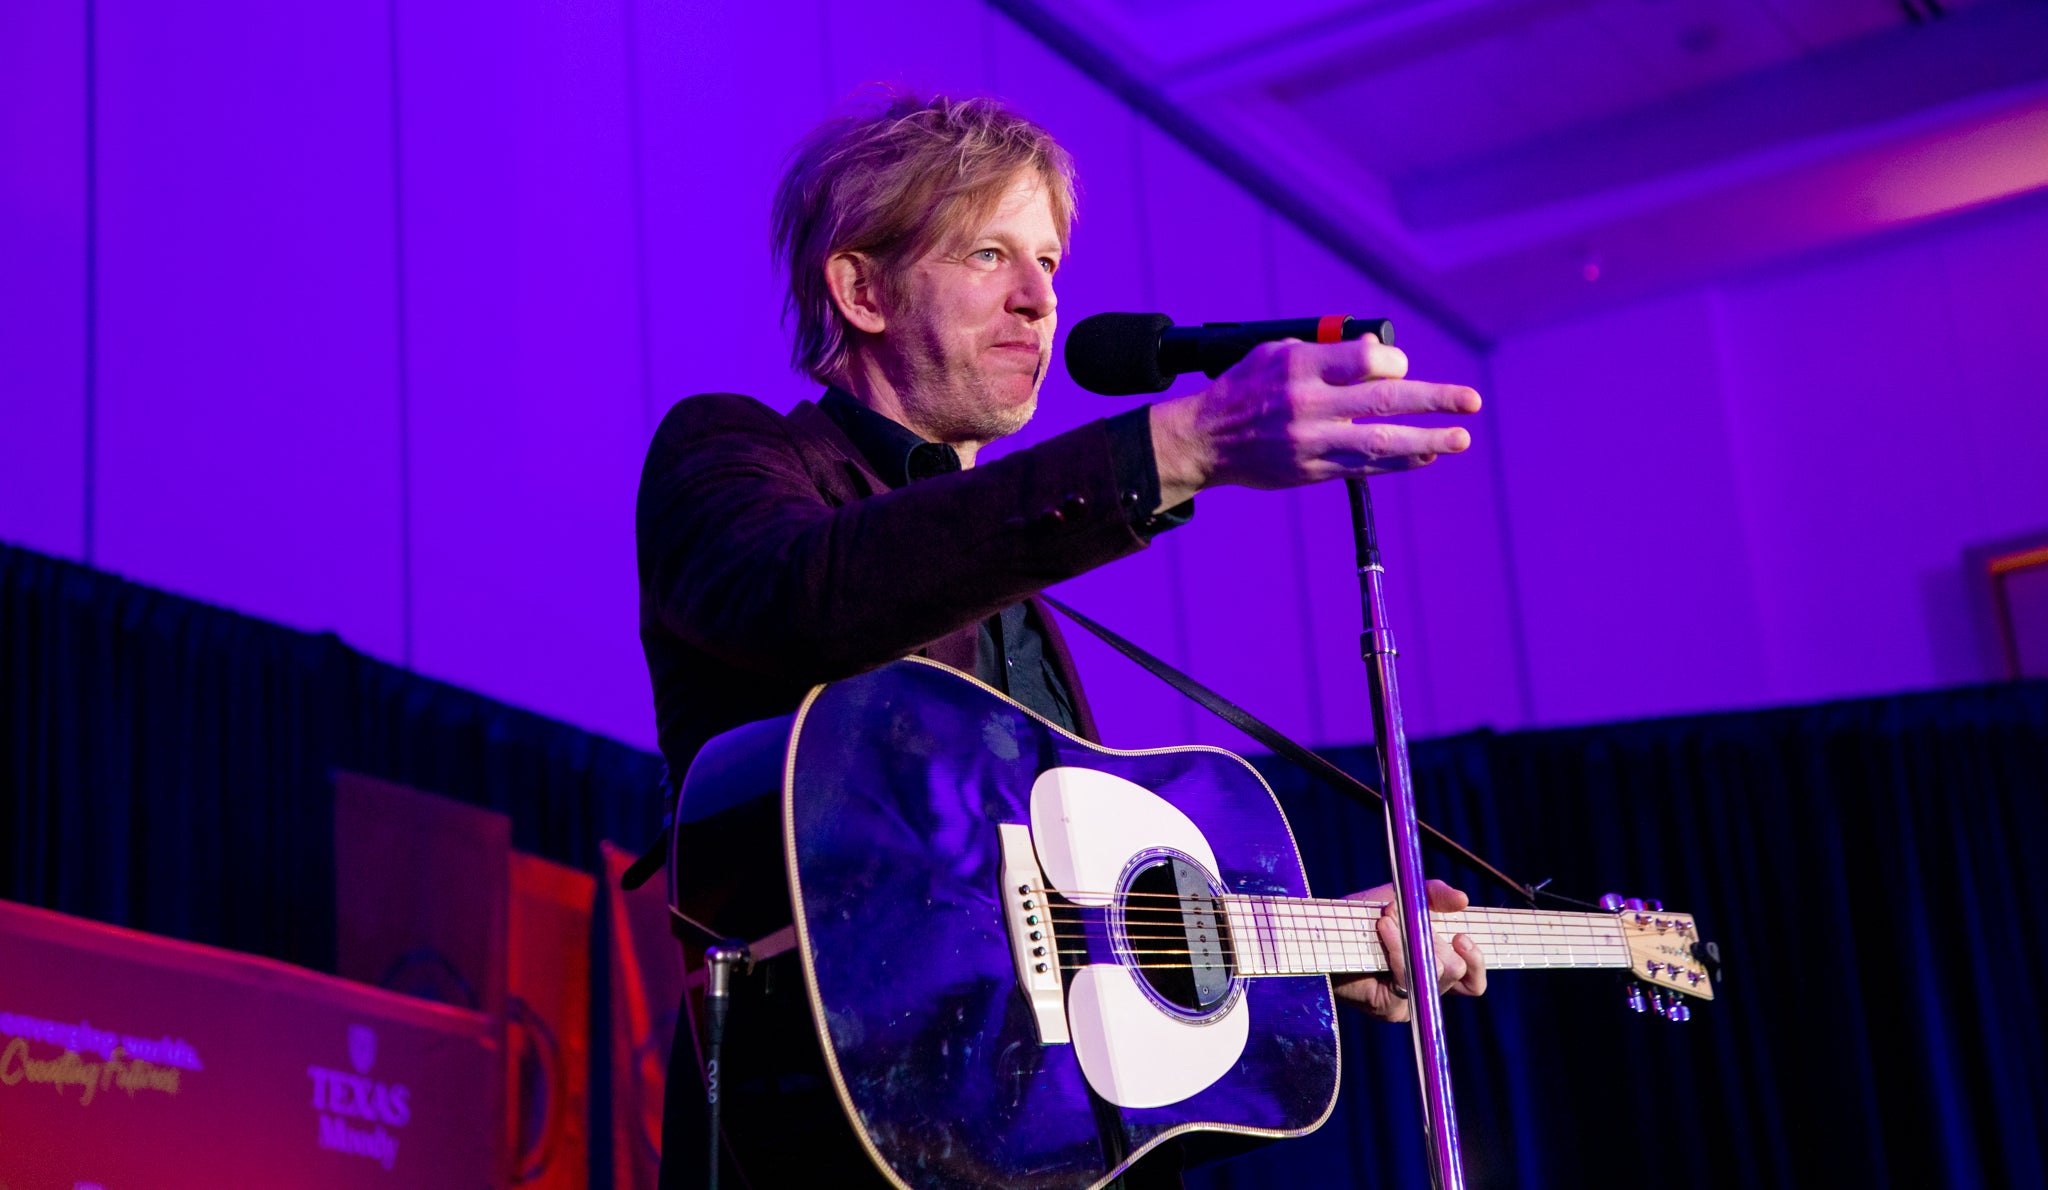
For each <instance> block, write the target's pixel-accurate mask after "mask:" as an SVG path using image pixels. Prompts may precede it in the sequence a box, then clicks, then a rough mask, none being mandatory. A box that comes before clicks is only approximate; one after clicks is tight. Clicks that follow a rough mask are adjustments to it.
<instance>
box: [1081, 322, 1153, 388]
mask: <svg viewBox="0 0 2048 1190" xmlns="http://www.w3.org/2000/svg"><path fill="white" fill-rule="evenodd" d="M1172 325H1173V319H1171V318H1168V317H1167V316H1166V315H1164V314H1096V315H1093V316H1091V317H1088V318H1083V319H1082V320H1081V321H1080V322H1077V323H1075V324H1074V329H1073V330H1071V331H1069V332H1067V375H1069V376H1072V377H1073V378H1074V383H1075V384H1078V385H1080V386H1081V387H1082V388H1085V389H1087V390H1088V391H1089V392H1091V393H1101V394H1102V395H1103V396H1106V397H1129V396H1136V395H1138V394H1140V393H1163V392H1165V391H1166V390H1167V387H1168V386H1169V385H1171V384H1172V383H1173V375H1172V374H1171V373H1169V372H1162V371H1160V369H1159V336H1160V335H1161V334H1163V333H1165V331H1166V328H1167V327H1170V326H1172Z"/></svg>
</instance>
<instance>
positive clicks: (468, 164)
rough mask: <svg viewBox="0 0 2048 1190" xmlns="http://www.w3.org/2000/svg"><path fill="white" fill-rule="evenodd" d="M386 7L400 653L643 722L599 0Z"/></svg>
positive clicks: (571, 710) (625, 349) (470, 678)
mask: <svg viewBox="0 0 2048 1190" xmlns="http://www.w3.org/2000/svg"><path fill="white" fill-rule="evenodd" d="M398 19H399V35H400V36H399V45H400V90H401V94H402V96H403V106H402V109H401V111H402V115H403V125H402V128H401V133H400V135H401V146H402V149H403V155H402V171H403V180H404V207H403V210H404V221H405V222H404V227H405V237H406V249H407V251H406V276H405V283H406V289H405V306H406V315H407V334H408V364H409V371H408V375H409V389H410V412H411V420H410V433H411V448H412V453H411V466H412V534H411V536H412V551H413V624H414V661H415V665H416V667H417V668H418V669H420V670H421V671H423V672H426V673H429V674H432V675H434V676H436V677H440V678H444V679H446V680H448V681H451V682H455V683H457V684H459V685H462V686H467V687H470V688H472V689H476V690H480V691H482V692H484V693H486V694H489V695H492V696H494V697H497V698H502V699H505V700H507V701H510V702H513V703H516V704H519V705H521V706H526V707H530V708H532V709H534V710H537V711H541V712H543V713H545V714H549V715H554V716H557V717H560V718H563V719H566V720H568V721H570V722H572V723H576V724H579V725H581V726H584V727H588V728H593V729H595V730H598V731H602V732H606V733H608V734H611V735H614V736H616V737H619V738H622V739H625V740H628V741H631V742H634V743H640V744H648V743H651V742H652V739H653V714H652V711H651V709H650V705H651V704H650V702H649V699H648V694H647V678H646V673H645V667H644V664H643V662H642V660H641V657H640V653H639V643H638V637H637V631H636V623H637V613H636V606H637V599H636V593H635V584H634V574H633V524H632V521H633V492H634V485H635V483H636V481H637V479H638V476H639V467H640V461H641V458H642V455H643V453H644V451H645V448H646V429H647V428H646V424H645V418H646V413H645V400H644V398H643V393H642V372H641V353H640V347H641V340H640V336H639V305H638V297H637V294H638V276H637V273H636V271H635V243H634V236H633V206H632V191H631V153H630V148H631V146H630V143H629V140H628V129H629V127H630V126H631V125H630V119H629V116H630V109H629V106H628V105H629V102H630V94H629V89H628V85H627V80H628V69H627V67H628V57H627V52H628V51H627V33H626V27H625V23H624V14H623V11H622V8H621V6H620V5H618V4H581V3H577V4H570V3H561V4H555V3H549V2H548V0H525V2H522V3H517V4H512V5H499V4H465V5H445V4H431V3H419V4H406V5H402V6H401V7H400V10H399V18H398ZM717 284H718V282H717V281H716V280H712V281H711V282H709V285H710V286H712V287H715V286H716V285H717Z"/></svg>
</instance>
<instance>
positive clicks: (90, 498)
mask: <svg viewBox="0 0 2048 1190" xmlns="http://www.w3.org/2000/svg"><path fill="white" fill-rule="evenodd" d="M84 8H85V46H84V50H85V63H84V66H85V70H84V75H85V129H84V134H85V135H84V140H85V161H84V166H85V253H84V255H85V259H84V260H83V261H82V262H81V263H82V265H83V267H84V269H85V302H84V307H85V308H84V309H83V310H82V311H81V313H82V314H83V315H84V317H85V334H84V336H83V339H84V352H85V359H84V360H83V361H82V362H83V364H84V370H83V374H82V375H81V377H80V387H81V388H82V389H83V390H84V392H83V394H82V395H83V397H84V401H83V409H82V412H83V415H84V423H85V424H84V436H85V441H84V451H85V459H84V463H85V466H84V487H85V491H84V493H83V495H84V499H83V500H82V501H81V504H80V508H79V518H80V522H81V523H80V526H79V529H80V541H79V547H80V549H79V552H80V554H81V555H82V556H83V561H84V562H85V564H86V565H87V566H93V565H96V564H97V561H96V559H97V555H98V541H97V540H96V539H97V529H98V521H99V500H98V492H99V465H98V464H99V412H100V411H99V404H100V370H99V354H100V351H99V344H100V335H99V327H100V280H99V278H100V170H99V156H100V144H99V140H100V138H99V123H100V110H99V13H98V6H97V4H96V2H95V0H85V6H84Z"/></svg>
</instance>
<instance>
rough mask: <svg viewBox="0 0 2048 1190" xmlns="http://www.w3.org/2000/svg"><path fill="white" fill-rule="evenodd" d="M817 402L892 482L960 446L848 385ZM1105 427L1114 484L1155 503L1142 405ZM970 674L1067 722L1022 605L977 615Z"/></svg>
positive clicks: (937, 467) (1172, 515) (947, 467)
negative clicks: (871, 403)
mask: <svg viewBox="0 0 2048 1190" xmlns="http://www.w3.org/2000/svg"><path fill="white" fill-rule="evenodd" d="M818 408H820V409H822V410H824V411H825V413H826V414H827V415H828V416H830V417H831V418H832V420H833V421H834V422H835V423H837V424H838V426H839V428H840V429H842V430H844V431H846V436H847V437H848V438H850V439H852V440H853V444H854V446H855V447H857V448H859V450H860V453H861V457H862V458H864V459H866V460H867V464H868V466H869V467H871V468H873V469H874V472H875V474H876V475H879V476H880V477H881V478H882V482H884V483H886V484H888V485H889V486H890V487H891V488H892V489H893V488H899V487H902V486H903V485H904V484H907V483H916V482H917V481H918V480H920V479H930V478H931V477H933V476H935V475H950V474H952V473H953V472H955V471H958V470H960V454H959V452H958V451H956V450H954V449H953V448H952V447H951V446H948V445H946V444H945V443H943V442H927V441H925V440H924V439H923V438H920V437H918V436H917V434H915V433H913V432H912V431H911V430H909V429H908V428H906V427H904V426H902V425H899V424H897V423H896V422H895V421H893V420H891V419H890V418H888V417H886V416H884V415H882V414H880V413H877V412H875V411H874V410H872V409H870V408H868V407H867V406H866V405H863V404H861V402H860V401H859V399H857V398H856V397H854V396H853V395H852V394H850V393H847V392H844V391H842V390H840V389H837V388H833V389H828V390H826V392H825V395H824V396H823V397H822V398H820V399H819V401H818ZM1109 433H1110V453H1111V456H1112V458H1113V460H1114V465H1115V467H1116V470H1117V488H1118V489H1119V490H1120V491H1122V492H1124V493H1125V496H1126V499H1127V500H1130V501H1131V503H1133V504H1135V505H1136V506H1137V507H1139V508H1146V509H1150V508H1157V507H1158V506H1159V465H1158V462H1157V460H1156V459H1155V458H1154V456H1153V453H1152V418H1151V413H1150V409H1149V407H1148V406H1140V407H1138V408H1136V409H1133V410H1130V411H1129V412H1126V413H1120V414H1118V415H1116V416H1115V417H1112V418H1110V419H1109ZM1191 515H1193V503H1192V501H1191V502H1189V503H1187V504H1182V505H1180V506H1178V507H1175V508H1171V509H1168V510H1167V511H1165V512H1163V513H1160V514H1158V515H1156V516H1146V517H1141V518H1140V519H1139V521H1138V522H1137V529H1138V531H1139V532H1140V533H1143V534H1145V535H1146V536H1148V537H1149V536H1151V535H1153V534H1156V533H1160V532H1163V531H1164V530H1166V529H1170V528H1173V527H1175V526H1177V525H1181V524H1185V523H1186V522H1187V520H1188V518H1189V517H1190V516H1191ZM974 676H975V677H977V678H979V679H981V680H982V681H983V682H986V683H988V684H989V685H990V686H993V687H995V688H996V689H998V690H1000V691H1002V692H1003V693H1005V694H1007V695H1009V696H1010V697H1011V698H1014V699H1016V700H1017V701H1018V702H1020V703H1023V704H1024V705H1025V706H1027V707H1029V708H1030V709H1032V710H1034V711H1036V712H1038V713H1039V714H1040V715H1042V716H1044V717H1045V718H1047V719H1049V720H1051V721H1052V722H1054V723H1057V724H1059V725H1060V726H1061V727H1064V728H1066V729H1067V730H1069V731H1072V730H1074V727H1075V721H1074V700H1073V695H1072V694H1071V693H1070V692H1069V691H1068V690H1067V688H1066V684H1065V683H1064V682H1062V681H1060V678H1059V675H1058V674H1057V673H1055V672H1053V668H1052V663H1051V660H1050V659H1049V658H1048V657H1047V656H1046V654H1045V630H1044V627H1043V626H1042V625H1040V624H1039V623H1038V617H1037V614H1036V613H1035V612H1033V611H1032V609H1031V608H1030V607H1029V606H1028V605H1026V604H1023V603H1014V604H1011V605H1010V606H1009V607H1006V608H1004V609H1003V610H1002V611H1000V612H997V613H996V614H995V615H993V616H990V617H989V618H988V619H986V620H983V621H982V622H981V633H980V638H979V640H978V642H977V644H976V647H975V650H974Z"/></svg>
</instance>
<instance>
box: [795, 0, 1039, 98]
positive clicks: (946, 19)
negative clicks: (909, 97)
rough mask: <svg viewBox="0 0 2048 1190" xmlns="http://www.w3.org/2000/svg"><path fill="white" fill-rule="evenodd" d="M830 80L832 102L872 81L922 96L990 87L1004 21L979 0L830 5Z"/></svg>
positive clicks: (835, 0) (829, 0)
mask: <svg viewBox="0 0 2048 1190" xmlns="http://www.w3.org/2000/svg"><path fill="white" fill-rule="evenodd" d="M825 7H826V16H825V37H826V43H825V44H826V78H827V80H828V81H829V82H830V84H831V91H832V98H833V99H834V101H835V102H836V101H838V100H840V99H843V98H844V97H845V96H847V95H848V94H850V93H852V92H853V91H855V90H856V89H858V88H861V87H865V86H866V85H868V84H870V83H881V84H884V85H893V86H900V87H908V88H910V89H911V90H913V91H915V92H917V93H919V94H921V95H932V94H945V95H978V94H982V93H984V92H986V91H987V90H988V87H989V47H990V36H991V33H992V32H993V27H994V23H995V21H996V20H997V19H998V18H996V17H995V16H994V15H993V14H991V13H990V12H989V11H988V10H987V9H986V8H985V7H984V6H983V5H981V4H979V3H977V2H976V0H826V4H825Z"/></svg>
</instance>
